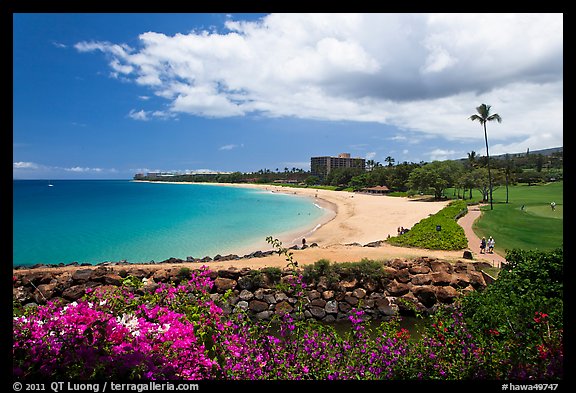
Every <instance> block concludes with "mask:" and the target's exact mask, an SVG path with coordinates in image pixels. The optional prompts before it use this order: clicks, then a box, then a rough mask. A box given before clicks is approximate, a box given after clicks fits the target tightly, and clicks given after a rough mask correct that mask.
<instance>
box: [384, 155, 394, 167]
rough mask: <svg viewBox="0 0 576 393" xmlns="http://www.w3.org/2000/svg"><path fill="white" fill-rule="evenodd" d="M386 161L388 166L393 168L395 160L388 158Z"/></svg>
mask: <svg viewBox="0 0 576 393" xmlns="http://www.w3.org/2000/svg"><path fill="white" fill-rule="evenodd" d="M384 161H386V162H387V163H388V166H393V165H394V161H395V160H394V159H393V158H392V157H390V156H388V157H386V158H385V159H384Z"/></svg>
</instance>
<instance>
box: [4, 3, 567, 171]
mask: <svg viewBox="0 0 576 393" xmlns="http://www.w3.org/2000/svg"><path fill="white" fill-rule="evenodd" d="M482 103H486V104H488V105H491V106H492V111H493V112H494V113H498V114H500V116H501V117H502V119H503V121H502V123H493V124H492V123H490V124H489V125H488V140H489V143H490V154H503V153H516V152H524V151H526V149H530V150H531V151H533V150H538V149H545V148H551V147H558V146H563V15H562V14H543V13H538V14H529V13H522V14H223V13H222V14H208V13H206V14H194V13H190V14H162V13H158V14H155V13H146V14H95V13H65V14H58V13H42V14H33V13H15V14H14V15H13V176H14V178H15V179H75V178H76V179H88V178H101V179H114V178H119V179H128V178H131V177H132V176H133V174H134V173H136V172H147V171H156V170H161V171H182V172H184V171H202V170H212V171H242V172H250V171H258V170H259V169H265V168H267V169H271V170H276V168H279V169H280V170H281V171H282V170H283V169H284V168H285V167H288V168H293V167H296V168H301V169H305V170H308V169H309V165H310V157H311V156H318V155H337V154H339V153H342V152H348V153H351V154H352V156H354V157H363V158H367V159H374V160H376V161H380V162H384V159H385V158H386V157H388V156H391V157H393V158H394V159H395V161H396V162H397V163H400V162H403V161H408V162H420V161H427V162H428V161H432V160H444V159H457V158H463V157H466V154H467V153H468V152H470V151H476V152H477V154H479V155H485V145H484V133H483V129H482V127H481V126H480V124H479V123H477V122H472V121H470V120H469V119H468V117H469V116H470V115H472V114H474V113H475V108H476V107H477V106H479V105H480V104H482Z"/></svg>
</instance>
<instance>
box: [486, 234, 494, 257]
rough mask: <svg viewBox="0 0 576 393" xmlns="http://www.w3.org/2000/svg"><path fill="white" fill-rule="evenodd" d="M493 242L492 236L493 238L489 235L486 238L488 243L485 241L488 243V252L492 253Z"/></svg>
mask: <svg viewBox="0 0 576 393" xmlns="http://www.w3.org/2000/svg"><path fill="white" fill-rule="evenodd" d="M494 243H495V242H494V238H493V237H492V236H490V237H489V238H488V243H487V245H488V253H490V254H494Z"/></svg>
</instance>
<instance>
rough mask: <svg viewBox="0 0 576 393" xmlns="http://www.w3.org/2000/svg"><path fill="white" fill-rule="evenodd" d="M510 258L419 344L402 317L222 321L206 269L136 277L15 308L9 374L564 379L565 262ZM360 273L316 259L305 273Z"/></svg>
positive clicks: (557, 254) (429, 327)
mask: <svg viewBox="0 0 576 393" xmlns="http://www.w3.org/2000/svg"><path fill="white" fill-rule="evenodd" d="M279 251H280V252H279V253H284V250H279ZM284 255H286V256H287V258H289V257H290V255H289V254H286V253H284ZM507 260H508V261H509V263H508V264H506V265H505V266H504V267H503V271H502V272H501V275H500V277H499V278H498V280H496V281H495V282H494V283H493V284H491V285H489V286H488V287H486V288H485V289H484V290H483V291H476V292H473V293H469V294H466V295H463V296H462V297H461V298H460V299H461V300H460V301H457V302H456V303H454V304H452V305H449V306H443V307H440V308H439V309H438V310H437V312H436V313H434V314H433V315H432V316H431V317H430V318H429V319H428V320H426V321H425V323H424V324H421V325H420V326H421V332H420V334H419V335H418V337H413V336H411V335H410V333H409V332H408V331H407V330H405V329H403V328H400V324H399V323H400V318H401V317H398V318H394V319H392V320H390V321H383V322H382V323H380V324H379V325H377V326H374V325H373V324H368V323H367V320H366V318H365V317H366V315H365V314H364V312H363V311H362V310H361V309H356V310H355V311H354V312H352V313H351V315H350V317H349V318H348V322H349V323H350V328H349V329H348V330H346V331H340V332H337V331H336V328H335V327H334V325H331V324H325V323H320V322H317V321H314V320H310V319H305V318H301V314H300V312H301V308H299V307H298V306H296V307H295V308H294V311H293V312H292V313H285V314H283V315H278V316H277V317H276V318H274V319H273V320H270V321H260V320H255V319H253V318H251V317H250V316H249V315H248V314H246V313H245V312H243V311H241V310H238V311H236V312H233V313H230V314H225V313H224V312H223V310H222V308H221V307H220V305H219V304H218V303H217V302H216V301H215V300H214V297H212V296H211V288H212V287H213V285H214V281H213V280H212V278H211V272H210V271H209V270H208V269H207V268H201V269H194V270H191V271H190V272H182V276H184V273H189V274H188V276H187V277H186V278H184V277H181V278H182V279H181V280H178V281H174V282H167V283H162V284H160V285H158V286H155V287H154V288H155V289H154V290H146V289H145V287H144V286H142V285H139V284H138V283H137V281H138V279H130V280H125V282H124V283H123V285H122V286H120V287H110V286H102V287H97V288H96V289H94V290H88V291H87V293H86V295H85V296H84V297H82V298H81V299H79V300H78V301H75V302H72V303H67V304H65V303H63V302H57V301H49V302H47V303H46V304H44V305H40V306H36V307H27V308H25V309H24V308H20V307H17V305H15V307H14V320H13V350H12V351H13V375H14V376H15V377H16V378H18V379H19V380H29V379H34V378H50V379H60V380H61V379H78V380H89V379H98V378H106V379H110V378H116V379H124V380H150V379H159V380H174V379H175V380H184V379H192V380H199V379H203V380H209V379H215V380H301V379H306V380H311V379H314V380H344V379H355V380H358V379H363V380H368V379H370V380H372V379H378V380H440V381H442V380H505V381H508V380H546V381H558V380H562V378H563V324H562V317H563V311H562V307H563V299H562V296H563V280H562V272H563V252H562V250H561V249H558V250H554V251H550V252H544V251H531V252H525V251H522V250H513V251H511V252H509V254H508V255H507ZM292 262H295V261H292ZM296 265H297V264H296V263H293V264H292V265H291V266H290V267H289V269H292V276H293V277H294V280H292V281H290V282H287V285H289V286H290V289H291V293H292V294H293V296H296V297H299V298H301V299H302V298H303V295H304V293H305V291H306V287H307V284H306V280H305V278H304V277H305V276H304V273H306V272H304V273H303V272H302V270H300V269H299V268H297V266H296ZM359 266H360V265H359ZM378 266H379V264H378V263H377V262H373V261H363V262H362V264H361V267H358V268H357V270H356V273H357V274H367V275H368V276H371V275H373V274H376V275H379V274H381V273H380V270H379V268H378ZM354 268H355V267H354V265H353V264H350V265H348V266H342V265H332V264H330V263H329V262H327V261H322V262H320V261H319V262H318V263H317V264H315V265H314V267H313V268H312V269H310V270H309V271H308V272H307V274H312V275H313V274H316V273H319V272H320V271H321V272H322V273H323V274H324V273H330V272H339V273H342V272H343V271H344V269H345V270H346V271H347V273H350V272H351V271H352V270H350V269H354ZM128 277H130V276H127V277H126V278H128ZM228 295H230V294H228ZM225 296H226V295H225ZM297 304H302V303H297Z"/></svg>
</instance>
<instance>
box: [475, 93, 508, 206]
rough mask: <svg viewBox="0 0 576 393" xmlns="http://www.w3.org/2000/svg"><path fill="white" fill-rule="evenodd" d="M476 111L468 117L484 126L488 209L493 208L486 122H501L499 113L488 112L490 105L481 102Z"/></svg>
mask: <svg viewBox="0 0 576 393" xmlns="http://www.w3.org/2000/svg"><path fill="white" fill-rule="evenodd" d="M476 112H478V114H474V115H472V116H470V117H469V119H470V120H472V121H476V120H477V121H479V122H480V124H481V125H482V126H483V127H484V140H485V141H486V162H487V166H488V187H489V190H490V210H493V209H494V206H493V205H492V175H491V173H490V155H489V154H488V134H487V132H486V123H487V122H489V121H494V120H496V121H497V122H498V123H501V122H502V118H501V117H500V115H499V114H497V113H494V114H492V115H491V114H490V105H486V104H482V105H480V106H479V107H477V108H476Z"/></svg>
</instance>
